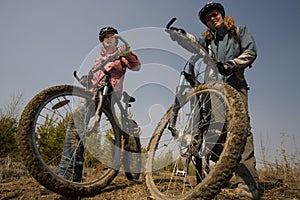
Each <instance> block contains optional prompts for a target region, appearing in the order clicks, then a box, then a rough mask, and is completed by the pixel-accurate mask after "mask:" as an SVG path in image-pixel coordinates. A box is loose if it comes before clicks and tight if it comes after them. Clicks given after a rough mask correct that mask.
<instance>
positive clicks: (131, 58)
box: [124, 51, 141, 71]
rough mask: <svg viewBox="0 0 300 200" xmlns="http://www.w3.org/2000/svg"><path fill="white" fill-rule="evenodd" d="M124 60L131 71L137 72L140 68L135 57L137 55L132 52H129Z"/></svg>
mask: <svg viewBox="0 0 300 200" xmlns="http://www.w3.org/2000/svg"><path fill="white" fill-rule="evenodd" d="M124 58H125V59H126V61H127V62H126V65H127V67H128V68H129V69H131V70H133V71H138V70H140V68H141V63H140V61H139V59H138V57H137V55H136V54H135V53H134V52H133V51H130V52H129V53H128V54H127V55H126V56H124Z"/></svg>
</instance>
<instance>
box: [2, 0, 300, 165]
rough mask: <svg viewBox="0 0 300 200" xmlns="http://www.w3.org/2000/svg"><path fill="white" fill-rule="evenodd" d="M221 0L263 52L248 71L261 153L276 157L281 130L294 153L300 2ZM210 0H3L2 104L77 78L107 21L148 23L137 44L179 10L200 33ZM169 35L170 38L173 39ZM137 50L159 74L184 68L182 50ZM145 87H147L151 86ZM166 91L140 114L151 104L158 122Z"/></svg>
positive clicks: (298, 125) (185, 23)
mask: <svg viewBox="0 0 300 200" xmlns="http://www.w3.org/2000/svg"><path fill="white" fill-rule="evenodd" d="M219 2H222V3H223V5H224V6H225V9H226V14H227V15H231V16H233V17H234V18H235V20H236V24H243V25H246V26H247V27H248V28H249V30H250V32H251V33H252V34H253V36H254V38H255V40H256V43H257V48H258V57H257V59H256V61H255V63H254V65H253V68H251V69H248V70H247V71H246V77H247V81H248V83H249V85H250V91H249V109H250V115H251V124H252V130H253V133H254V135H255V146H256V154H257V157H258V160H260V158H261V155H260V151H261V148H260V145H261V142H262V144H263V145H264V146H265V148H266V150H267V154H268V155H269V157H270V159H271V157H274V156H275V154H276V150H277V149H279V148H280V147H279V146H280V142H281V135H280V133H282V132H284V133H285V134H286V136H285V144H286V148H287V150H288V152H289V153H294V152H295V147H296V145H298V144H299V143H300V133H299V132H300V131H299V130H300V117H299V113H300V106H299V103H298V102H299V101H298V99H299V97H300V89H299V83H298V76H299V74H300V66H299V55H300V40H299V38H298V37H299V35H300V21H299V16H298V13H299V8H300V1H298V0H287V1H271V0H264V1H261V0H252V1H246V0H228V1H225V0H224V1H219ZM204 3H206V1H195V0H191V1H182V0H181V1H180V0H164V1H159V0H152V1H146V0H128V1H122V0H110V1H100V0H99V1H96V0H90V1H79V0H51V1H46V0H26V1H22V0H2V1H0V27H1V31H0V44H1V45H0V66H1V68H0V69H1V73H0V81H1V84H0V91H1V99H0V107H3V106H5V105H7V104H9V102H10V101H11V100H12V97H13V96H14V95H15V94H18V93H22V94H23V98H24V104H26V103H27V102H28V101H29V100H30V99H31V98H32V97H33V96H34V95H35V94H36V93H38V92H39V91H41V90H43V89H45V88H47V87H50V86H54V85H57V84H65V83H69V84H73V83H74V79H73V77H72V72H73V70H74V69H82V66H85V67H87V63H92V60H88V59H87V58H89V55H90V56H91V55H92V54H91V52H95V51H96V52H97V50H98V47H97V45H98V38H97V35H98V31H99V29H100V28H101V27H103V26H114V27H116V28H118V30H119V32H121V33H122V32H125V33H128V32H130V31H134V32H136V31H137V30H140V29H142V30H143V31H142V32H143V33H145V34H144V35H140V37H139V38H132V41H131V42H133V43H134V39H139V40H149V38H150V39H153V35H152V34H151V33H152V31H150V32H149V31H148V32H147V30H149V29H148V28H149V27H152V28H158V29H157V30H159V29H161V32H162V35H164V34H165V33H163V28H164V27H165V25H166V23H167V22H168V21H169V19H170V18H171V17H172V16H176V17H177V21H176V26H178V27H183V28H184V29H185V30H186V31H188V32H189V33H191V34H194V35H196V36H200V34H201V33H202V32H203V31H204V30H205V27H204V26H203V25H202V24H201V23H200V21H199V20H198V16H197V15H198V11H199V9H200V8H201V7H202V6H203V5H204ZM152 28H150V30H152ZM125 35H126V34H125ZM162 38H163V37H162ZM165 40H168V41H166V42H167V43H168V42H169V43H171V41H169V38H167V37H166V38H165ZM137 53H138V54H139V57H140V59H141V62H142V63H143V66H142V68H143V70H144V71H143V70H142V72H143V73H142V74H145V73H146V74H147V73H149V72H152V73H154V71H157V72H156V75H158V74H159V72H160V70H161V69H162V68H165V67H166V66H168V65H172V66H174V65H176V66H178V69H177V70H180V68H181V66H182V63H184V62H183V61H182V60H181V58H179V59H178V57H176V58H171V57H170V58H171V59H168V56H169V55H168V54H166V55H165V54H164V53H161V52H160V51H158V52H149V51H143V50H137ZM182 53H183V54H184V52H182ZM150 63H156V64H155V65H153V64H150ZM131 74H132V78H131ZM177 75H178V74H177V71H176V70H175V71H172V72H171V73H170V75H169V76H167V77H162V78H161V79H168V80H172V81H177V80H178V77H177ZM137 76H139V75H138V74H137V73H136V74H134V73H130V78H131V79H130V80H131V81H132V82H133V83H135V82H136V83H137V82H138V80H137V79H138V78H136V79H135V78H134V77H137ZM139 78H141V76H139ZM142 78H145V76H144V77H143V76H142ZM147 78H151V77H148V76H147ZM149 81H151V80H149ZM153 82H154V81H153ZM176 83H177V82H176ZM171 87H172V86H171ZM173 87H175V85H174V86H173ZM144 88H146V89H147V87H146V86H145V87H144ZM153 88H154V89H155V88H156V87H153ZM153 88H151V89H149V90H145V91H149V93H151V92H153V93H155V92H160V89H161V88H160V89H159V88H157V90H156V91H152V90H153ZM173 89H174V88H170V90H173ZM137 94H138V93H137ZM161 94H162V92H161ZM163 94H164V95H160V96H159V97H160V98H158V97H156V98H154V99H153V101H152V102H151V101H150V102H148V103H149V105H148V106H146V107H147V108H146V110H145V109H144V110H140V111H135V112H139V114H140V115H141V113H143V112H144V111H145V112H146V111H147V109H148V108H151V109H148V111H147V112H149V113H151V112H153V113H156V114H155V115H153V116H155V117H153V116H151V115H152V114H153V113H152V114H149V113H143V115H144V116H147V115H149V116H148V118H151V117H152V118H155V119H153V123H154V124H155V121H157V120H158V119H159V118H160V117H161V116H162V115H163V111H164V110H163V109H160V107H164V106H161V105H166V106H167V105H169V103H170V102H172V95H171V94H170V95H168V94H169V93H168V92H166V93H165V92H163ZM141 98H143V96H141V97H139V98H138V101H137V106H136V107H139V106H141V105H143V103H145V102H146V101H145V100H139V99H141ZM139 102H140V104H138V103H139ZM150 104H151V105H150ZM160 104H161V105H160ZM149 110H151V112H150V111H149ZM139 114H137V115H138V116H139ZM141 123H142V124H143V123H145V124H144V125H145V126H146V124H147V123H146V122H143V121H141ZM151 129H152V130H153V126H151V128H149V129H147V130H148V131H149V132H151ZM149 134H150V133H149ZM261 139H262V140H261Z"/></svg>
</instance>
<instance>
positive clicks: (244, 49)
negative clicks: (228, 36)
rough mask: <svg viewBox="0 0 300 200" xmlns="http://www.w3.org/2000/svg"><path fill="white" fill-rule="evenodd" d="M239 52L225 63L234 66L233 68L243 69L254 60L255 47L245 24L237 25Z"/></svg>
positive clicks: (255, 55)
mask: <svg viewBox="0 0 300 200" xmlns="http://www.w3.org/2000/svg"><path fill="white" fill-rule="evenodd" d="M239 32H240V43H241V53H240V55H239V56H238V57H236V58H234V59H232V60H230V61H228V62H226V64H227V65H231V66H234V68H235V69H244V68H246V67H248V66H251V64H252V63H253V62H254V60H255V59H256V57H257V49H256V44H255V41H254V38H253V36H252V35H251V34H250V32H249V31H248V29H247V28H246V26H240V27H239Z"/></svg>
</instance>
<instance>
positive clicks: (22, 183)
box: [0, 174, 300, 200]
mask: <svg viewBox="0 0 300 200" xmlns="http://www.w3.org/2000/svg"><path fill="white" fill-rule="evenodd" d="M270 179H271V180H266V181H262V182H261V187H262V190H263V191H262V192H263V197H262V199H266V200H267V199H268V200H269V199H270V200H271V199H272V200H275V199H280V200H281V199H282V200H283V199H284V200H300V187H299V186H300V183H299V182H295V183H292V184H290V185H292V186H290V185H288V184H284V183H283V182H282V181H281V180H279V179H277V180H276V179H274V178H270ZM6 199H24V200H31V199H42V200H48V199H49V200H59V199H62V198H61V196H60V195H58V194H55V193H50V194H49V195H46V196H41V195H40V184H39V183H38V182H37V181H36V180H35V179H33V178H31V177H30V176H29V177H21V178H14V179H10V180H5V179H4V180H2V181H1V182H0V200H6ZM82 199H83V200H96V199H101V200H103V199H111V200H127V199H130V200H135V199H138V200H150V199H152V198H151V197H150V194H149V193H148V192H147V188H146V185H145V178H144V177H141V178H140V180H138V181H128V180H127V179H126V177H125V176H124V175H121V174H120V175H118V176H117V177H116V178H115V180H114V181H113V182H112V183H111V184H110V185H109V186H107V187H106V188H105V189H103V191H102V192H101V194H99V195H97V196H95V197H90V198H82ZM225 199H226V200H227V199H239V198H238V197H236V196H234V194H233V193H231V192H230V190H228V189H227V190H226V191H222V192H221V193H220V194H219V195H218V196H217V197H215V200H225Z"/></svg>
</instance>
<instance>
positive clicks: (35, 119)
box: [17, 85, 121, 196]
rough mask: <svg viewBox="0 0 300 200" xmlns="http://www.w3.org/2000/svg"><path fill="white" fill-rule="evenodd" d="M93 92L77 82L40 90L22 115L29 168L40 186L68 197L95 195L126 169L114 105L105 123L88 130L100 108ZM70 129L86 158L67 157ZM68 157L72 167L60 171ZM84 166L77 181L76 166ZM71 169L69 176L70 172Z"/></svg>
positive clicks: (20, 138) (73, 141)
mask: <svg viewBox="0 0 300 200" xmlns="http://www.w3.org/2000/svg"><path fill="white" fill-rule="evenodd" d="M92 95H93V94H92V93H91V92H88V91H86V90H85V89H84V88H80V87H76V86H71V85H60V86H54V87H51V88H48V89H46V90H43V91H41V92H40V93H39V94H37V95H36V96H35V97H34V98H33V99H32V100H31V101H30V102H29V103H28V104H27V105H26V107H25V109H24V111H23V113H22V116H21V119H20V123H19V128H18V135H17V140H18V144H19V149H20V152H21V155H22V158H23V162H24V164H25V166H26V167H27V168H28V170H29V172H30V173H31V175H32V176H33V177H34V178H35V179H36V180H37V181H38V182H39V183H40V184H42V185H44V186H45V187H46V188H48V189H50V190H52V191H53V192H56V193H58V194H62V195H64V196H93V195H95V194H97V193H99V192H101V189H102V188H104V187H105V186H107V185H108V184H109V183H110V182H111V181H112V180H113V179H114V178H115V177H116V175H117V173H118V170H119V168H120V163H121V136H120V135H121V134H120V130H119V128H118V126H117V125H116V123H115V121H114V117H113V116H112V114H111V111H110V109H107V107H105V106H104V107H103V113H102V117H101V121H100V122H99V123H98V124H97V127H95V128H94V129H93V131H90V132H89V133H87V130H88V128H89V119H90V117H91V116H92V115H93V112H94V111H95V102H93V101H92V100H91V99H92ZM87 115H89V116H87ZM70 131H73V132H74V131H75V132H76V133H75V134H76V138H72V139H71V140H70V143H71V146H73V150H74V149H75V151H77V150H78V151H82V152H83V154H82V155H81V157H82V158H81V159H80V160H78V159H77V157H76V156H77V155H75V154H74V153H72V154H71V155H72V157H74V156H75V157H76V158H65V157H66V156H65V154H64V155H62V154H63V151H64V152H66V151H69V150H70V149H68V148H64V149H63V147H64V143H65V142H64V140H65V138H66V133H67V132H70ZM75 151H74V152H75ZM62 158H64V159H65V160H69V161H70V162H72V163H68V165H69V167H68V169H66V168H60V173H59V174H60V175H58V173H57V169H58V165H60V163H61V160H62ZM82 162H83V163H82ZM78 166H79V167H82V168H83V169H82V180H81V181H80V182H78V180H74V179H73V178H74V173H76V169H72V168H73V167H74V168H76V167H78ZM64 170H66V171H64ZM67 173H68V174H69V176H68V178H66V177H65V176H64V174H67ZM70 173H71V174H70ZM70 175H71V176H70Z"/></svg>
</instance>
